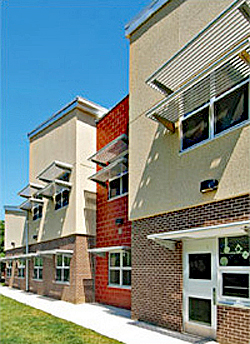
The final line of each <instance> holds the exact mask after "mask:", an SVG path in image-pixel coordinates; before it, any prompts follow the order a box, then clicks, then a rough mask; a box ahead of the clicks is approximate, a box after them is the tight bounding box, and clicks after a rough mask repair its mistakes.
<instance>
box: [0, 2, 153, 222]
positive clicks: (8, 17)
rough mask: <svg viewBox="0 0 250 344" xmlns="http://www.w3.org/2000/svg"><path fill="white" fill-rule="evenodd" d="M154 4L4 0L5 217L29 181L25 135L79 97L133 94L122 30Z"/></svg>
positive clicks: (1, 195)
mask: <svg viewBox="0 0 250 344" xmlns="http://www.w3.org/2000/svg"><path fill="white" fill-rule="evenodd" d="M150 2H151V1H150V0H0V5H1V9H0V10H1V12H0V15H1V60H0V62H1V108H0V109H1V169H0V172H1V174H0V178H1V190H0V219H3V218H4V211H3V206H4V205H19V204H21V202H22V199H21V198H20V197H18V196H17V192H18V191H20V190H21V189H22V187H24V186H25V185H26V184H28V164H29V160H28V159H29V145H28V139H27V133H28V132H30V131H31V130H33V129H34V128H36V127H37V126H38V125H39V124H40V123H42V122H43V121H44V120H46V119H47V118H48V117H50V116H51V115H52V114H54V113H55V112H57V111H58V110H59V109H60V108H62V107H63V106H64V105H66V104H67V103H68V102H70V101H71V100H72V99H73V98H75V96H77V95H80V96H82V97H84V98H87V99H89V100H92V101H94V102H96V103H98V104H100V105H102V106H104V107H107V108H111V107H113V106H114V105H115V104H116V103H117V102H118V101H120V100H121V99H122V98H123V97H124V96H125V95H126V94H127V93H128V66H129V42H128V40H127V39H126V38H125V31H124V26H125V24H127V23H128V22H129V21H130V20H131V19H132V18H133V17H134V16H135V15H137V14H138V13H139V12H140V11H141V10H142V9H144V8H145V7H146V6H147V5H148V4H149V3H150Z"/></svg>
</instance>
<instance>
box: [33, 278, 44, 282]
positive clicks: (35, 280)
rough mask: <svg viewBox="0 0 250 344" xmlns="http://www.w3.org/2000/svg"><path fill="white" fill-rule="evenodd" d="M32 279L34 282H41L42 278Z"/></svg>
mask: <svg viewBox="0 0 250 344" xmlns="http://www.w3.org/2000/svg"><path fill="white" fill-rule="evenodd" d="M32 281H34V282H43V279H38V278H33V279H32Z"/></svg>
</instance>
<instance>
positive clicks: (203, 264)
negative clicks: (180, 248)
mask: <svg viewBox="0 0 250 344" xmlns="http://www.w3.org/2000/svg"><path fill="white" fill-rule="evenodd" d="M189 278H190V279H205V280H211V254H210V253H201V254H200V253H199V254H189Z"/></svg>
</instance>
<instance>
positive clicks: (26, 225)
mask: <svg viewBox="0 0 250 344" xmlns="http://www.w3.org/2000/svg"><path fill="white" fill-rule="evenodd" d="M28 253H29V212H28V210H27V211H26V221H25V254H28ZM25 290H26V291H29V260H28V259H27V258H26V264H25Z"/></svg>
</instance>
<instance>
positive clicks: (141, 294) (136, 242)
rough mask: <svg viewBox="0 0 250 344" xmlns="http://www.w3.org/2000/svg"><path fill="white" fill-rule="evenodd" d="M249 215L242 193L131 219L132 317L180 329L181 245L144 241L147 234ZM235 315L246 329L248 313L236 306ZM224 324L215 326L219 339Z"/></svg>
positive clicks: (247, 198) (248, 200)
mask: <svg viewBox="0 0 250 344" xmlns="http://www.w3.org/2000/svg"><path fill="white" fill-rule="evenodd" d="M249 218H250V195H245V196H240V197H236V198H233V199H227V200H223V201H219V202H214V203H209V204H205V205H201V206H197V207H193V208H189V209H182V210H180V211H175V212H171V213H167V214H162V215H158V216H154V217H149V218H146V219H140V220H136V221H133V222H132V253H133V254H132V267H133V269H132V318H133V319H140V320H144V321H147V322H150V323H155V324H159V325H162V326H165V327H167V328H170V329H173V330H177V331H182V291H183V290H182V288H183V287H182V274H183V271H182V248H181V245H179V246H178V249H176V250H175V251H169V250H167V249H166V248H163V247H162V246H160V245H158V244H156V243H154V242H152V241H151V240H148V239H147V235H148V234H154V233H160V232H167V231H175V230H185V229H189V228H194V227H202V226H209V225H215V224H222V223H229V222H233V221H243V220H247V219H249ZM237 317H238V322H240V321H242V322H243V323H244V324H245V325H246V328H247V326H248V328H250V321H249V315H248V317H247V316H246V312H245V311H243V310H240V309H239V310H238V311H237ZM219 319H220V317H219ZM225 324H226V323H225V321H224V322H222V323H221V325H220V327H219V329H218V331H219V332H218V337H219V338H222V337H221V333H222V329H223V330H224V328H225V326H226V325H225ZM233 333H234V327H232V328H231V334H230V336H231V337H232V338H233ZM235 333H236V332H235ZM238 338H239V337H238ZM228 343H229V342H228ZM228 343H227V344H228ZM231 343H234V342H230V344H231ZM223 344H224V343H223ZM237 344H238V342H237ZM242 344H243V343H242Z"/></svg>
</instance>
